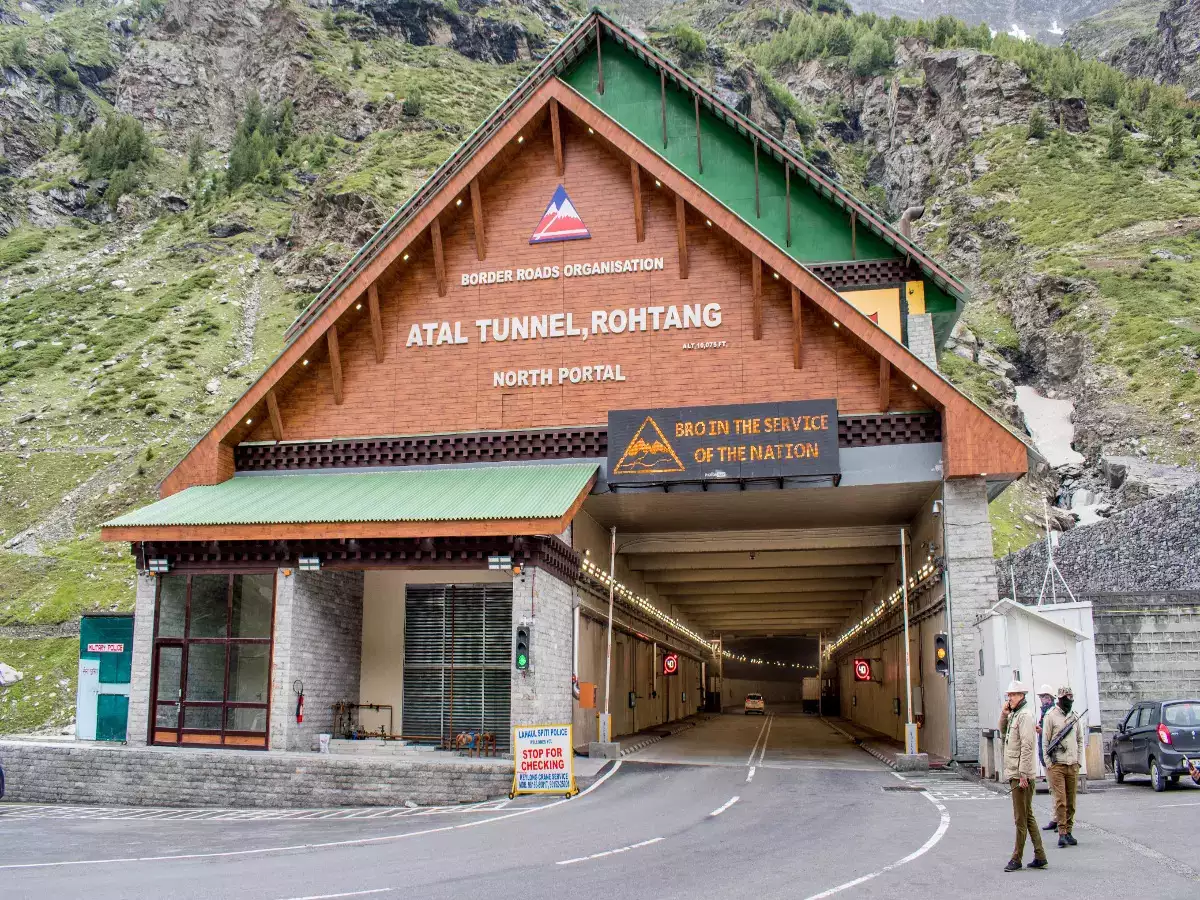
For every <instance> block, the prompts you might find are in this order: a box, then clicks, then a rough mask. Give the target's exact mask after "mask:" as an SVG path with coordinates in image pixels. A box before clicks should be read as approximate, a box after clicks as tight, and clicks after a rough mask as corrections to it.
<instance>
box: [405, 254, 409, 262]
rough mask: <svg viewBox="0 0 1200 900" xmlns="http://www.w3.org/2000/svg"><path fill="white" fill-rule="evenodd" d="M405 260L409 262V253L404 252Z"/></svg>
mask: <svg viewBox="0 0 1200 900" xmlns="http://www.w3.org/2000/svg"><path fill="white" fill-rule="evenodd" d="M404 261H405V262H408V254H407V253H405V254H404Z"/></svg>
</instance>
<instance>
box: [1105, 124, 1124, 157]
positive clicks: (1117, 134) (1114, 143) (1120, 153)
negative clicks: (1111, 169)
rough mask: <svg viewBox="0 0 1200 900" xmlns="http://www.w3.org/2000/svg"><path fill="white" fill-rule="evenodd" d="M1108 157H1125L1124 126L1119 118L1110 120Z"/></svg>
mask: <svg viewBox="0 0 1200 900" xmlns="http://www.w3.org/2000/svg"><path fill="white" fill-rule="evenodd" d="M1108 158H1109V159H1112V160H1120V159H1124V158H1125V126H1124V125H1122V124H1121V120H1120V119H1119V118H1114V119H1113V120H1112V125H1111V127H1110V128H1109V131H1108Z"/></svg>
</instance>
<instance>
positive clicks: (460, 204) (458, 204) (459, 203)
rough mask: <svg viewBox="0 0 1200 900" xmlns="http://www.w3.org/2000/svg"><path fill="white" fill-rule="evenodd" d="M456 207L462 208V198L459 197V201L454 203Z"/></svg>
mask: <svg viewBox="0 0 1200 900" xmlns="http://www.w3.org/2000/svg"><path fill="white" fill-rule="evenodd" d="M454 205H455V206H462V197H459V198H458V199H457V200H455V201H454Z"/></svg>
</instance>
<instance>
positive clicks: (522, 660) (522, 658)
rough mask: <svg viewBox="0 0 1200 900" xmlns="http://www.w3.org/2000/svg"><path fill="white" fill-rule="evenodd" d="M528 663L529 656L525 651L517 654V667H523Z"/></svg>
mask: <svg viewBox="0 0 1200 900" xmlns="http://www.w3.org/2000/svg"><path fill="white" fill-rule="evenodd" d="M528 664H529V657H528V656H526V655H525V654H524V653H518V654H517V668H518V669H523V668H525V666H527V665H528Z"/></svg>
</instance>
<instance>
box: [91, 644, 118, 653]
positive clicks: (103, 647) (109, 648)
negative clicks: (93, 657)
mask: <svg viewBox="0 0 1200 900" xmlns="http://www.w3.org/2000/svg"><path fill="white" fill-rule="evenodd" d="M87 652H88V653H124V652H125V645H124V644H88V645H87Z"/></svg>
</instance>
